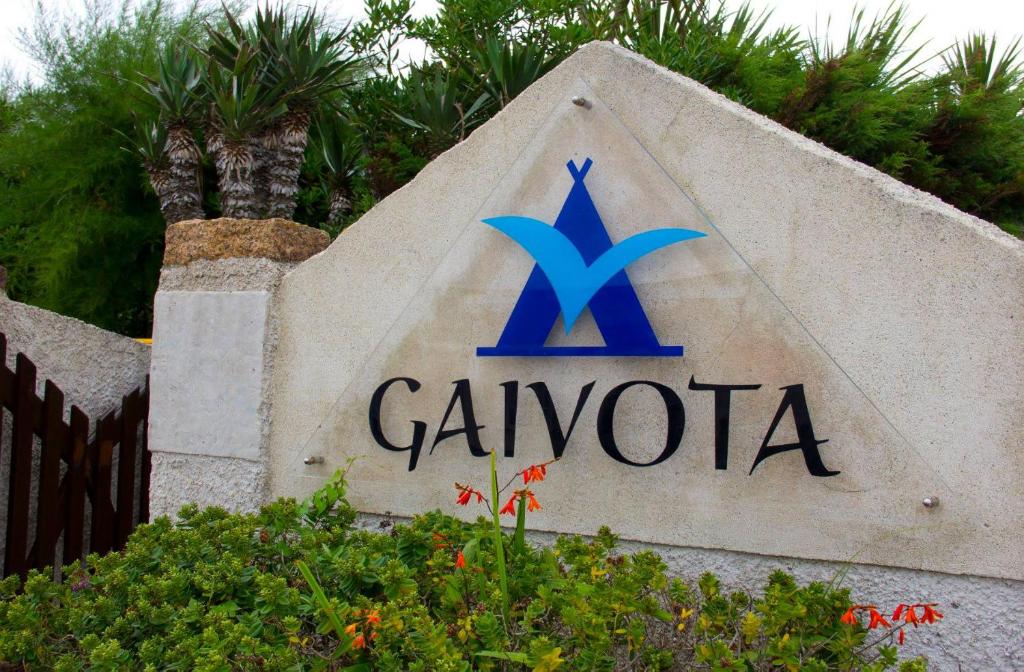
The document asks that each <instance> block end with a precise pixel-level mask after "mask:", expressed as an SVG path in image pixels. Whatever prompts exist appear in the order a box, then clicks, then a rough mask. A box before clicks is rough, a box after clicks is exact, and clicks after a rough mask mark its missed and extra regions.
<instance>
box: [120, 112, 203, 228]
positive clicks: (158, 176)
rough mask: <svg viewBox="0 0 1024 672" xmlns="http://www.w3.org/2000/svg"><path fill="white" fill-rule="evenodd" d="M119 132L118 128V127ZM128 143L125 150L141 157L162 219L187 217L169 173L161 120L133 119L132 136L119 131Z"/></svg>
mask: <svg viewBox="0 0 1024 672" xmlns="http://www.w3.org/2000/svg"><path fill="white" fill-rule="evenodd" d="M118 132H119V133H120V131H118ZM121 135H122V136H124V137H125V139H127V140H128V141H129V143H130V147H125V148H124V149H125V150H126V151H130V152H132V153H133V154H136V155H137V156H138V157H139V158H140V159H141V160H142V167H143V168H144V169H145V171H146V175H148V176H149V184H150V186H152V187H153V191H154V192H155V193H156V197H157V200H158V201H159V202H160V212H161V213H162V214H163V216H164V221H166V222H167V223H168V224H173V223H174V222H180V221H182V220H184V219H190V217H189V216H188V214H189V212H188V209H187V208H184V207H182V206H183V202H182V201H181V199H179V198H178V197H177V195H176V193H175V190H174V180H173V179H172V177H171V170H170V166H169V161H168V159H167V152H166V148H167V128H166V126H165V125H164V124H161V123H158V122H156V121H140V120H136V122H135V137H130V136H129V135H128V134H126V133H121Z"/></svg>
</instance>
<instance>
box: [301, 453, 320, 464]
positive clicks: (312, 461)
mask: <svg viewBox="0 0 1024 672" xmlns="http://www.w3.org/2000/svg"><path fill="white" fill-rule="evenodd" d="M302 463H303V464H323V463H324V458H322V457H320V456H319V455H310V456H309V457H307V458H305V459H304V460H302Z"/></svg>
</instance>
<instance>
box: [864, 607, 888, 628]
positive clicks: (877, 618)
mask: <svg viewBox="0 0 1024 672" xmlns="http://www.w3.org/2000/svg"><path fill="white" fill-rule="evenodd" d="M868 616H870V617H871V622H870V623H868V630H874V629H875V628H877V627H878V626H880V625H881V626H885V627H886V628H891V627H892V624H891V623H889V621H887V620H885V616H882V615H881V614H880V613H878V610H877V609H875V608H873V607H872V608H870V609H868Z"/></svg>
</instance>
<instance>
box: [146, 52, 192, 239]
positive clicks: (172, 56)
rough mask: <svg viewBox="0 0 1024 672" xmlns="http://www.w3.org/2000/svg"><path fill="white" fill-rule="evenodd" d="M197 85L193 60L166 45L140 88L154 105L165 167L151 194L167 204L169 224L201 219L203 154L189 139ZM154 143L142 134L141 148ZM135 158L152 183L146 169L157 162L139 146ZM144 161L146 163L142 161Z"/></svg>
mask: <svg viewBox="0 0 1024 672" xmlns="http://www.w3.org/2000/svg"><path fill="white" fill-rule="evenodd" d="M201 79H202V77H201V72H200V68H199V64H198V63H197V61H196V59H195V56H194V55H193V54H192V53H191V52H190V51H188V50H184V49H180V48H178V47H177V46H176V45H168V46H167V48H166V50H165V51H164V53H163V55H162V57H161V59H160V63H159V70H158V73H157V76H156V77H146V78H145V79H144V81H143V82H142V87H143V89H144V90H145V91H146V92H147V93H148V94H149V95H150V97H151V98H152V100H153V101H154V102H155V103H156V105H157V108H158V111H159V116H160V123H159V125H160V127H161V137H162V138H164V142H165V144H164V146H163V147H162V152H161V154H162V157H163V159H162V160H165V161H166V175H163V176H162V177H161V178H160V180H161V182H160V184H161V187H160V189H157V187H156V184H155V183H154V189H156V190H157V193H158V194H161V193H162V194H163V196H162V197H161V203H163V199H164V198H166V199H168V201H169V205H168V207H166V208H164V207H163V205H161V207H162V208H163V212H164V216H165V218H166V220H167V223H168V224H173V223H174V222H176V221H180V220H183V219H201V218H202V217H203V207H202V191H201V188H200V163H201V161H202V154H201V152H200V150H199V144H198V143H197V142H196V139H195V136H194V135H193V133H192V126H193V123H194V122H195V120H196V115H197V111H198V110H199V102H198V99H197V92H198V89H199V86H200V82H201ZM150 131H152V129H150ZM153 139H154V136H153V133H152V132H145V133H143V134H142V136H141V138H140V140H142V141H144V142H149V141H152V140H153ZM140 152H141V153H142V154H143V157H144V161H148V162H149V164H148V165H149V166H150V167H147V171H150V176H151V178H152V175H153V173H152V172H151V171H152V169H151V167H152V166H154V165H156V163H154V162H155V161H156V159H155V158H154V157H152V156H151V155H152V152H151V151H150V148H146V147H141V146H140ZM147 156H148V157H150V158H148V159H147V158H145V157H147Z"/></svg>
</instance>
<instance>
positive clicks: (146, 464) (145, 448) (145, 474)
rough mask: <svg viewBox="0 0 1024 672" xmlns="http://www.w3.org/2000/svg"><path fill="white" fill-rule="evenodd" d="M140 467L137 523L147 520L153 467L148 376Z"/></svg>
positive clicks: (142, 401)
mask: <svg viewBox="0 0 1024 672" xmlns="http://www.w3.org/2000/svg"><path fill="white" fill-rule="evenodd" d="M141 405H142V469H141V470H140V474H139V523H148V522H149V473H150V471H151V470H152V469H153V463H152V455H151V453H150V452H149V376H146V387H144V388H143V390H142V399H141Z"/></svg>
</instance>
